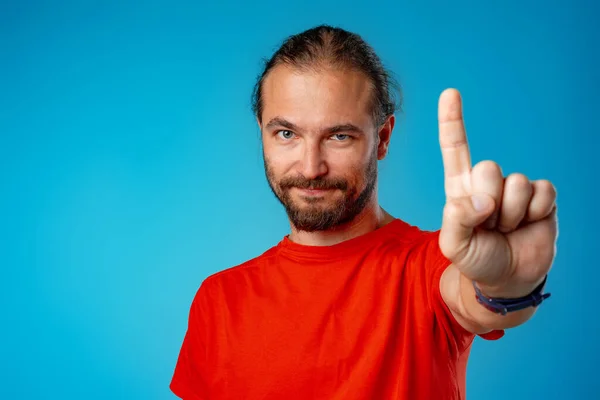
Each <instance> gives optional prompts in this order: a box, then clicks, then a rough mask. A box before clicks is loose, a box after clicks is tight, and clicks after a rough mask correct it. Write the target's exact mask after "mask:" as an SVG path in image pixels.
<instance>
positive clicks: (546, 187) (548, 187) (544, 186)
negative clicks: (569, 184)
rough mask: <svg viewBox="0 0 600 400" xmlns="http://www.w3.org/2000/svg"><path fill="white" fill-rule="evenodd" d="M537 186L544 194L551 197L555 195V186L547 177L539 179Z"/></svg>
mask: <svg viewBox="0 0 600 400" xmlns="http://www.w3.org/2000/svg"><path fill="white" fill-rule="evenodd" d="M537 186H538V187H537V188H536V189H538V191H539V192H542V193H544V194H546V195H550V196H552V197H555V196H556V187H554V185H553V184H552V182H550V181H549V180H547V179H541V180H539V181H538V183H537Z"/></svg>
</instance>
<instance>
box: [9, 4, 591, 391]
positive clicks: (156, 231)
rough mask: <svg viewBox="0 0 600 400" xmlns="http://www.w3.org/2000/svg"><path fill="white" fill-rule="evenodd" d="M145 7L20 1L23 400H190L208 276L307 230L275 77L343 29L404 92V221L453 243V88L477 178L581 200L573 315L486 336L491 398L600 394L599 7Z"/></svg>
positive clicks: (16, 308)
mask: <svg viewBox="0 0 600 400" xmlns="http://www.w3.org/2000/svg"><path fill="white" fill-rule="evenodd" d="M122 3H123V2H114V3H111V2H97V1H80V2H73V3H70V2H64V1H63V2H45V1H44V2H28V1H14V2H12V3H11V2H9V3H6V2H3V3H2V5H1V6H0V61H1V62H0V184H1V187H0V188H1V194H2V196H0V210H1V212H2V220H1V222H0V251H1V256H2V257H1V259H0V260H1V261H0V262H1V276H2V279H1V280H0V282H1V283H0V285H1V290H0V300H1V304H2V305H3V309H4V312H3V315H2V319H1V321H2V322H1V325H0V326H1V327H2V329H1V331H0V332H1V333H0V338H1V339H2V346H1V347H0V349H1V350H0V351H1V354H0V355H1V360H2V362H1V364H0V369H1V371H0V380H1V384H0V398H2V399H17V398H18V399H76V398H77V399H105V398H115V399H116V398H124V399H125V398H127V399H172V398H174V397H173V395H172V394H170V392H169V389H168V384H169V381H170V378H171V374H172V372H173V368H174V365H175V361H176V358H177V354H178V351H179V347H180V345H181V340H182V339H183V335H184V333H185V329H186V323H187V313H188V310H189V305H190V302H191V300H192V297H193V295H194V293H195V291H196V290H197V288H198V286H199V285H200V283H201V281H202V280H203V279H204V278H205V277H207V276H208V275H209V274H212V273H214V272H216V271H219V270H222V269H224V268H228V267H230V266H233V265H236V264H239V263H241V262H243V261H245V260H247V259H249V258H252V257H254V256H256V255H258V254H260V253H262V252H263V251H264V250H266V249H267V248H268V247H270V246H272V245H274V244H275V243H277V242H278V241H279V240H280V239H281V238H282V237H283V235H285V234H286V233H287V232H288V225H287V221H286V218H285V214H284V212H283V209H282V208H281V207H280V206H279V204H278V203H277V202H276V200H275V199H274V197H273V196H272V195H271V193H270V191H269V189H268V187H267V185H266V182H265V179H264V174H263V169H262V159H261V152H260V141H259V131H258V129H257V127H256V125H255V122H254V119H253V116H252V114H251V112H250V108H249V104H250V93H251V90H252V86H253V85H254V80H255V77H256V75H257V74H258V73H259V71H260V67H261V63H260V60H261V58H262V57H266V56H269V55H270V54H271V53H272V51H273V50H274V49H275V47H276V46H277V45H278V44H279V43H280V42H281V41H282V40H283V39H284V38H285V37H286V36H288V35H290V34H293V33H296V32H299V31H301V30H304V29H307V28H309V27H311V26H313V25H316V24H320V23H329V24H334V25H339V26H342V27H344V28H347V29H349V30H353V31H356V32H358V33H359V34H361V35H362V36H363V37H364V38H365V39H366V40H367V41H368V42H369V43H370V44H372V45H373V47H374V48H375V49H376V51H377V52H378V53H379V54H380V56H381V58H382V59H383V61H384V63H385V64H386V65H387V67H389V68H390V69H392V70H393V71H394V72H395V73H396V74H397V76H398V78H399V80H400V81H401V82H402V84H403V87H404V91H405V112H404V114H403V115H401V116H400V122H399V123H398V125H397V128H396V130H395V133H394V136H393V139H392V147H391V152H390V156H389V157H388V159H386V160H385V161H384V162H382V163H381V164H380V166H381V178H380V179H381V183H380V197H381V202H382V204H383V206H384V207H385V208H387V209H388V210H389V211H390V212H392V213H393V214H394V215H395V216H397V217H400V218H403V219H405V220H406V221H408V222H410V223H412V224H416V225H419V226H421V227H422V228H424V229H437V228H438V227H439V223H440V218H441V210H442V206H443V201H444V193H443V181H442V164H441V157H440V153H439V148H438V142H437V119H436V118H437V108H436V107H437V99H438V95H439V93H440V92H441V91H442V90H443V89H444V88H446V87H456V88H458V89H459V90H461V92H462V94H463V98H464V107H465V117H466V123H467V129H468V133H469V139H470V144H471V151H472V155H473V158H474V162H477V161H480V160H482V159H492V160H495V161H497V162H498V163H499V164H500V165H501V166H502V168H503V170H504V172H505V173H507V174H508V173H511V172H515V171H520V172H523V173H525V174H527V175H528V176H529V177H530V178H531V179H539V178H548V179H550V180H552V181H553V182H554V183H555V185H556V186H557V188H558V201H559V219H560V237H559V246H558V249H559V251H558V255H557V258H556V264H555V266H554V269H553V271H552V275H551V280H550V283H549V288H550V289H551V291H552V293H553V297H552V298H551V299H550V300H549V301H548V302H547V303H546V304H545V305H544V306H543V307H542V308H541V309H540V311H539V312H538V313H537V314H536V315H535V317H534V318H533V319H532V320H531V321H530V322H529V323H527V324H526V325H523V326H521V327H518V328H515V329H513V330H510V331H509V332H507V335H506V337H505V338H504V339H502V340H500V341H498V342H485V341H483V340H481V339H478V340H477V342H476V344H475V346H474V348H473V352H472V356H471V359H470V364H469V367H468V377H467V379H468V381H467V392H468V396H469V398H472V399H483V398H485V399H487V400H493V399H506V398H511V399H528V398H531V397H533V396H540V397H538V398H546V399H566V398H570V399H575V398H577V399H590V398H593V397H595V396H599V395H600V384H599V381H600V380H598V379H597V378H596V371H597V368H596V366H597V361H598V356H599V355H600V345H599V344H598V343H599V342H598V339H597V338H598V335H599V334H600V329H599V322H600V319H599V318H598V316H597V313H596V311H595V310H596V304H597V296H596V293H597V292H598V282H599V278H600V274H599V273H598V265H597V256H596V253H597V251H598V245H597V241H598V224H599V222H600V221H599V218H598V215H597V212H596V208H595V207H596V192H597V190H596V187H597V185H598V183H599V179H598V174H597V173H598V168H597V162H598V159H597V152H598V144H599V140H598V128H597V126H598V123H597V120H598V111H597V110H598V109H599V107H600V102H599V100H598V99H599V97H598V93H599V92H598V91H599V89H600V79H599V76H598V71H599V70H600V63H599V60H598V43H599V36H600V35H599V28H598V25H597V19H598V11H599V6H598V3H597V2H592V1H589V2H585V1H567V0H564V1H540V2H534V1H522V0H521V1H516V0H505V1H502V2H493V3H494V5H492V4H491V3H492V2H481V1H472V2H468V1H453V2H443V1H420V2H407V1H394V2H391V1H364V2H355V3H350V2H345V1H344V2H342V1H326V0H319V1H302V2H280V1H261V2H248V3H246V4H244V3H232V2H229V1H223V2H220V3H219V5H215V4H209V5H201V2H179V3H176V4H175V3H168V2H166V1H164V2H158V1H145V2H127V3H126V4H122ZM214 3H216V2H214ZM484 3H485V4H484Z"/></svg>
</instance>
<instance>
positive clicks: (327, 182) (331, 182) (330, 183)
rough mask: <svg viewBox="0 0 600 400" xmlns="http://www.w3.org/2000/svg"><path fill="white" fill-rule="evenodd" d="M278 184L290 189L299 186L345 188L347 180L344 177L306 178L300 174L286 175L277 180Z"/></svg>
mask: <svg viewBox="0 0 600 400" xmlns="http://www.w3.org/2000/svg"><path fill="white" fill-rule="evenodd" d="M279 186H280V187H281V188H282V189H290V188H293V187H295V188H299V189H321V190H327V189H339V190H346V189H348V182H346V181H345V180H344V179H325V178H317V179H306V178H304V177H301V176H295V177H288V178H283V179H282V180H281V181H280V182H279Z"/></svg>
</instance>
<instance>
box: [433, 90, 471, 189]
mask: <svg viewBox="0 0 600 400" xmlns="http://www.w3.org/2000/svg"><path fill="white" fill-rule="evenodd" d="M438 122H439V136H440V138H439V140H440V148H441V150H442V160H443V163H444V178H445V186H446V195H447V196H449V197H462V196H465V195H467V194H468V192H469V186H470V179H469V173H470V172H471V154H470V152H469V144H468V142H467V132H466V130H465V124H464V120H463V113H462V102H461V98H460V93H459V92H458V90H456V89H446V90H444V91H443V92H442V94H441V95H440V99H439V104H438Z"/></svg>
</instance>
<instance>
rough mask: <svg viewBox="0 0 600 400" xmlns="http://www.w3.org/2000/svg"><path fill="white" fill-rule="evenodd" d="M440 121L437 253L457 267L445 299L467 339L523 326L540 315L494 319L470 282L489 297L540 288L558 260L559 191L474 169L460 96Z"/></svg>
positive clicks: (493, 169)
mask: <svg viewBox="0 0 600 400" xmlns="http://www.w3.org/2000/svg"><path fill="white" fill-rule="evenodd" d="M439 120H440V146H441V149H442V156H443V162H444V173H445V189H446V205H445V207H444V213H443V219H442V228H441V230H440V235H439V246H440V249H441V251H442V253H443V254H444V256H445V257H446V258H448V260H450V261H451V263H452V264H451V265H450V266H449V267H448V268H447V270H446V271H445V272H444V274H443V275H442V277H441V279H440V291H441V294H442V298H443V299H444V301H445V302H446V305H447V306H448V308H449V309H450V310H451V312H452V314H453V316H454V317H455V319H456V320H457V321H458V322H459V323H460V324H461V325H462V326H463V327H464V328H465V329H467V330H468V331H469V332H472V333H476V334H481V333H487V332H489V331H491V330H499V329H506V328H511V327H515V326H518V325H520V324H522V323H524V322H526V321H527V320H529V319H530V318H531V317H532V315H533V314H534V313H535V308H533V307H530V308H527V309H524V310H520V311H515V312H511V313H508V314H507V315H501V314H497V313H494V312H492V311H490V310H488V309H486V308H485V307H484V306H483V305H481V304H480V303H479V302H478V301H477V299H476V296H475V289H474V287H473V283H474V282H475V283H476V285H477V287H478V288H479V289H480V291H481V292H482V293H483V294H484V295H486V296H487V297H492V298H505V299H512V298H520V297H523V296H527V295H529V294H530V293H531V292H532V291H533V290H534V289H535V288H536V287H537V286H538V285H539V284H540V283H542V282H543V280H544V278H545V277H546V276H547V274H548V272H549V271H550V268H551V266H552V263H553V260H554V256H555V253H556V240H557V236H558V224H557V218H556V190H555V188H554V186H553V185H552V184H551V183H550V182H549V181H547V180H538V181H530V180H529V179H528V178H527V177H525V176H524V175H522V174H511V175H509V176H507V177H504V176H503V175H502V171H501V169H500V167H499V166H498V165H497V164H495V163H493V162H490V161H483V162H480V163H478V164H477V165H475V167H473V168H471V165H470V154H469V150H468V145H467V139H466V133H465V129H464V124H463V120H462V110H461V103H460V97H459V95H458V92H456V91H454V90H449V91H445V92H444V93H443V94H442V96H441V98H440V108H439Z"/></svg>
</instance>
